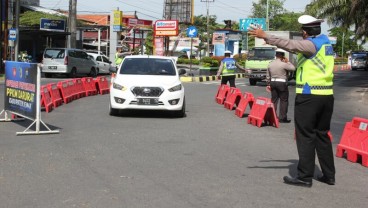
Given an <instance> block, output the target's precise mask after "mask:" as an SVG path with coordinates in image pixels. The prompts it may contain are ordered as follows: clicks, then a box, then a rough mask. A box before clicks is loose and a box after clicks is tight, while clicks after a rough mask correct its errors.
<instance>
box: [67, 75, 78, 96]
mask: <svg viewBox="0 0 368 208" xmlns="http://www.w3.org/2000/svg"><path fill="white" fill-rule="evenodd" d="M68 85H69V90H70V93H71V97H72V99H73V100H76V99H79V98H80V95H79V93H78V89H77V88H76V87H75V84H74V81H73V80H72V79H68Z"/></svg>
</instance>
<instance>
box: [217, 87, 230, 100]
mask: <svg viewBox="0 0 368 208" xmlns="http://www.w3.org/2000/svg"><path fill="white" fill-rule="evenodd" d="M229 90H230V87H229V85H220V86H219V88H218V90H217V95H216V102H217V103H218V104H224V101H225V99H226V96H227V93H228V92H229Z"/></svg>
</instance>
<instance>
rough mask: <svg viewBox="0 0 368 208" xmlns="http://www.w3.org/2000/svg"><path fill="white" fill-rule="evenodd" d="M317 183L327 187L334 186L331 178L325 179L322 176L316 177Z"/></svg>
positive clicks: (333, 180)
mask: <svg viewBox="0 0 368 208" xmlns="http://www.w3.org/2000/svg"><path fill="white" fill-rule="evenodd" d="M317 181H319V182H322V183H326V184H328V185H335V179H333V178H327V177H325V176H324V175H322V176H318V177H317Z"/></svg>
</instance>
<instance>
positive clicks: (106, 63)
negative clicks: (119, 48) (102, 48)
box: [101, 56, 111, 73]
mask: <svg viewBox="0 0 368 208" xmlns="http://www.w3.org/2000/svg"><path fill="white" fill-rule="evenodd" d="M101 58H102V61H103V63H104V71H103V73H109V70H110V67H111V62H110V61H109V59H108V58H107V57H106V56H101Z"/></svg>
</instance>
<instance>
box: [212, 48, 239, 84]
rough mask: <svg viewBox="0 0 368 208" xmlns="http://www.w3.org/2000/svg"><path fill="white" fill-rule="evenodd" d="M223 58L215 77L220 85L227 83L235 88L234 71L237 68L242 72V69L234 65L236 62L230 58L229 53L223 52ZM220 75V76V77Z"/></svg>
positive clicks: (236, 64)
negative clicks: (219, 81)
mask: <svg viewBox="0 0 368 208" xmlns="http://www.w3.org/2000/svg"><path fill="white" fill-rule="evenodd" d="M224 56H225V58H223V59H222V60H221V64H220V67H219V69H218V71H217V75H216V76H217V77H218V79H219V80H220V79H221V85H223V84H224V85H226V84H227V82H229V84H230V87H236V86H235V77H236V74H235V70H236V69H237V68H239V69H241V70H244V71H245V69H244V68H243V67H241V66H240V65H239V64H238V63H236V60H235V59H234V58H231V57H230V56H231V51H225V52H224ZM220 75H222V76H220Z"/></svg>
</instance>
